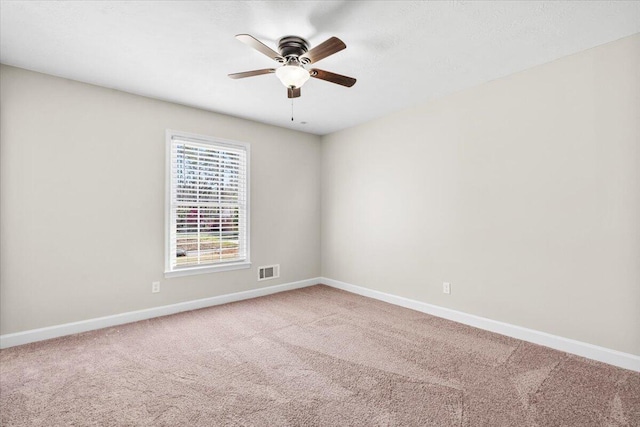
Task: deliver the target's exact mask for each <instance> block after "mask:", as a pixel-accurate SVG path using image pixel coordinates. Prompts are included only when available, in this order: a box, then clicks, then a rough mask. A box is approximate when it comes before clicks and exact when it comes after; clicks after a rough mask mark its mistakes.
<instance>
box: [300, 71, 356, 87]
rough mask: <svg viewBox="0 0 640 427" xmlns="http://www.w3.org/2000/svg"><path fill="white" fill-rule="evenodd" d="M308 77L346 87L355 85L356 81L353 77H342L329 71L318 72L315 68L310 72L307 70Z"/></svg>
mask: <svg viewBox="0 0 640 427" xmlns="http://www.w3.org/2000/svg"><path fill="white" fill-rule="evenodd" d="M309 75H310V76H311V77H315V78H316V79H320V80H326V81H328V82H331V83H335V84H339V85H342V86H346V87H351V86H353V85H354V84H356V79H354V78H353V77H347V76H343V75H342V74H336V73H332V72H330V71H324V70H318V69H317V68H312V69H311V70H309Z"/></svg>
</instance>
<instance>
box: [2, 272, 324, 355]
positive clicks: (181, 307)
mask: <svg viewBox="0 0 640 427" xmlns="http://www.w3.org/2000/svg"><path fill="white" fill-rule="evenodd" d="M318 283H320V278H318V277H316V278H313V279H307V280H301V281H298V282H291V283H285V284H282V285H275V286H269V287H266V288H259V289H251V290H249V291H243V292H236V293H233V294H226V295H219V296H215V297H211V298H203V299H198V300H194V301H186V302H180V303H177V304H171V305H164V306H161V307H153V308H148V309H145V310H137V311H130V312H127V313H121V314H114V315H112V316H105V317H97V318H94V319H88V320H81V321H79V322H72V323H65V324H62V325H56V326H49V327H46V328H39V329H31V330H28V331H23V332H16V333H13V334H5V335H0V348H7V347H13V346H16V345H22V344H28V343H31V342H36V341H42V340H48V339H51V338H57V337H62V336H65V335H72V334H77V333H80V332H87V331H93V330H95V329H102V328H108V327H111V326H117V325H122V324H124V323H131V322H137V321H139V320H146V319H151V318H153V317H159V316H166V315H168V314H174V313H180V312H182V311H189V310H196V309H198V308H205V307H211V306H214V305H220V304H226V303H229V302H234V301H241V300H245V299H250V298H256V297H262V296H265V295H270V294H275V293H278V292H284V291H290V290H292V289H298V288H304V287H307V286H312V285H316V284H318Z"/></svg>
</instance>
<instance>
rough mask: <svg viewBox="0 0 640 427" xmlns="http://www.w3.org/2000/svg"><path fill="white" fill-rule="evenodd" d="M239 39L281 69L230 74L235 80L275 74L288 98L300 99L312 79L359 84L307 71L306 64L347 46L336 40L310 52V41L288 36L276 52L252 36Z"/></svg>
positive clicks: (328, 74)
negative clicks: (274, 62)
mask: <svg viewBox="0 0 640 427" xmlns="http://www.w3.org/2000/svg"><path fill="white" fill-rule="evenodd" d="M236 39H238V40H240V41H241V42H242V43H245V44H248V45H249V46H251V47H252V48H254V49H255V50H257V51H258V52H260V53H262V54H264V55H267V56H268V57H269V58H271V59H273V60H274V61H276V62H279V63H280V64H282V65H281V66H280V67H278V68H263V69H261V70H253V71H245V72H242V73H233V74H229V77H231V78H232V79H242V78H245V77H253V76H259V75H262V74H271V73H275V74H276V76H277V77H278V78H279V79H280V81H281V82H282V84H283V85H284V86H285V87H286V88H287V97H289V98H297V97H299V96H300V87H302V85H303V84H304V83H305V82H306V81H307V80H309V77H314V78H316V79H320V80H325V81H328V82H331V83H336V84H339V85H342V86H346V87H351V86H353V85H354V84H356V79H354V78H353V77H347V76H343V75H341V74H336V73H332V72H330V71H324V70H320V69H317V68H311V69H309V70H307V69H306V68H305V66H306V65H309V64H314V63H316V62H318V61H320V60H322V59H324V58H326V57H327V56H329V55H333V54H334V53H336V52H340V51H341V50H342V49H345V48H346V47H347V45H345V44H344V42H343V41H342V40H340V39H339V38H337V37H331V38H330V39H328V40H326V41H325V42H323V43H321V44H319V45H318V46H316V47H314V48H313V49H311V50H309V42H307V41H306V40H305V39H303V38H302V37H298V36H285V37H282V38H281V39H280V40H279V42H278V50H279V51H280V53H278V52H276V51H274V50H273V49H271V48H270V47H269V46H267V45H265V44H264V43H262V42H261V41H259V40H258V39H256V38H255V37H253V36H250V35H249V34H238V35H237V36H236Z"/></svg>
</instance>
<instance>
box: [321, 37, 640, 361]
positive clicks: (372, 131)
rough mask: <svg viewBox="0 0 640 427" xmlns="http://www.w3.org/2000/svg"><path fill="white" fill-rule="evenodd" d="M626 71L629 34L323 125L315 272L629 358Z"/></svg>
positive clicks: (636, 188) (639, 207)
mask: <svg viewBox="0 0 640 427" xmlns="http://www.w3.org/2000/svg"><path fill="white" fill-rule="evenodd" d="M638 70H640V35H636V36H633V37H629V38H625V39H622V40H619V41H616V42H613V43H610V44H607V45H603V46H600V47H597V48H594V49H591V50H588V51H584V52H581V53H579V54H576V55H573V56H570V57H566V58H563V59H560V60H558V61H555V62H552V63H549V64H546V65H543V66H539V67H536V68H533V69H530V70H527V71H524V72H521V73H518V74H515V75H511V76H508V77H505V78H502V79H499V80H496V81H493V82H490V83H487V84H483V85H481V86H478V87H475V88H472V89H469V90H465V91H462V92H459V93H457V94H454V95H452V96H449V97H446V98H444V99H441V100H439V101H436V102H431V103H428V104H425V105H422V106H417V107H415V108H412V109H409V110H406V111H402V112H399V113H397V114H393V115H391V116H387V117H383V118H380V119H377V120H374V121H372V122H369V123H367V124H364V125H361V126H358V127H355V128H351V129H347V130H344V131H341V132H339V133H335V134H332V135H329V136H327V137H325V138H324V139H323V146H322V174H321V175H322V238H321V241H322V274H323V276H325V277H328V278H331V279H335V280H340V281H344V282H348V283H352V284H355V285H361V286H365V287H368V288H371V289H375V290H379V291H383V292H387V293H391V294H394V295H400V296H404V297H408V298H412V299H416V300H419V301H424V302H428V303H432V304H436V305H440V306H444V307H449V308H452V309H456V310H460V311H463V312H467V313H471V314H476V315H480V316H484V317H488V318H490V319H495V320H499V321H503V322H508V323H512V324H516V325H520V326H524V327H528V328H533V329H536V330H540V331H545V332H548V333H551V334H556V335H560V336H563V337H568V338H573V339H576V340H580V341H584V342H588V343H593V344H596V345H601V346H604V347H608V348H611V349H616V350H620V351H624V352H629V353H632V354H636V355H640V75H639V71H638ZM445 281H446V282H450V283H451V287H452V292H451V295H444V294H443V293H442V282H445Z"/></svg>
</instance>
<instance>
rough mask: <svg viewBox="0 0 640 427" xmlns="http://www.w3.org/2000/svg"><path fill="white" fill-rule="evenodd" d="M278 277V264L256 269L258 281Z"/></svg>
mask: <svg viewBox="0 0 640 427" xmlns="http://www.w3.org/2000/svg"><path fill="white" fill-rule="evenodd" d="M276 277H280V264H275V265H265V266H264V267H258V281H260V280H269V279H275V278H276Z"/></svg>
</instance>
